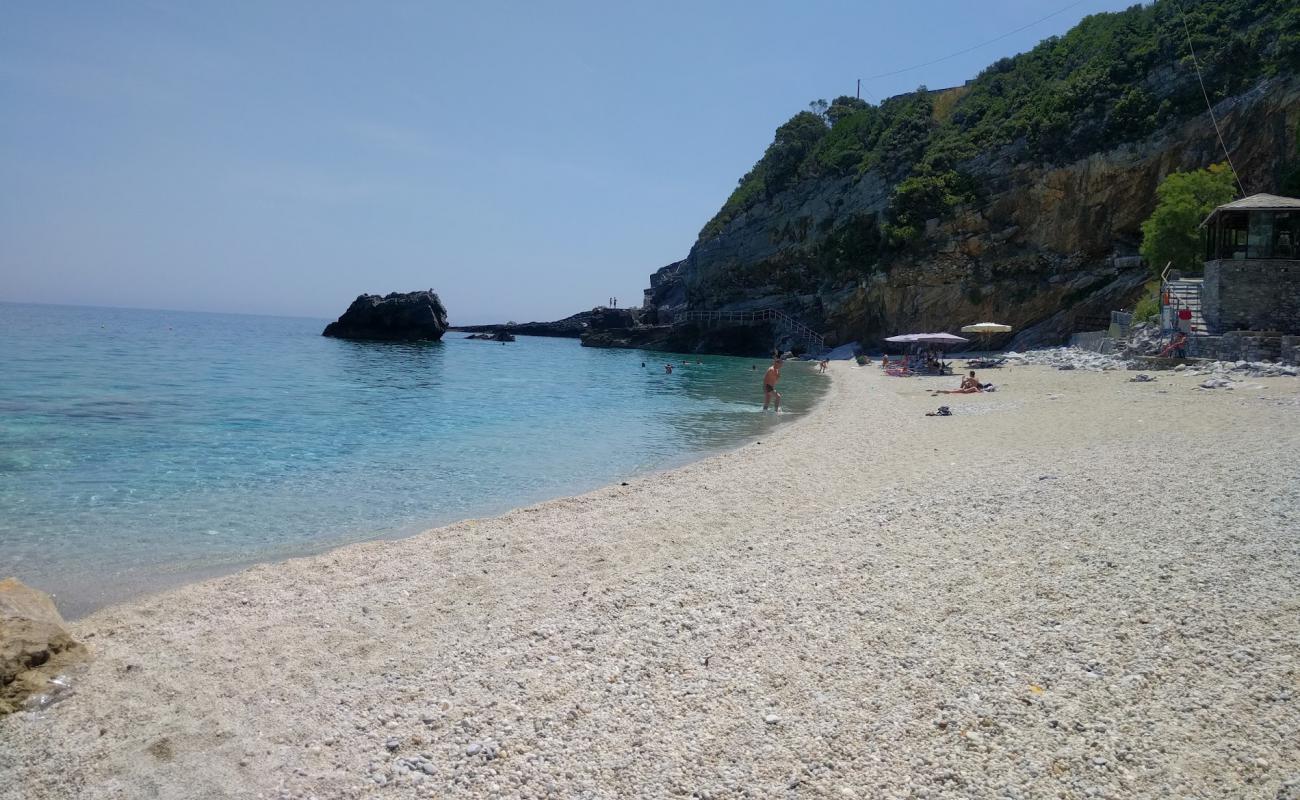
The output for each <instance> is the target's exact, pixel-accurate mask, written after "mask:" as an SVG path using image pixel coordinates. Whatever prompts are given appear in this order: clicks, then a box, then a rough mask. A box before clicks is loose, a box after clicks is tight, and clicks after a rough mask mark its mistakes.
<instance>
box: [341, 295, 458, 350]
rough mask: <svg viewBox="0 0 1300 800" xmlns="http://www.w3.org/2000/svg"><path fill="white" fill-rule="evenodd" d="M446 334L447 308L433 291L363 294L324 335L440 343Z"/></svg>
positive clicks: (343, 337) (387, 340) (342, 337)
mask: <svg viewBox="0 0 1300 800" xmlns="http://www.w3.org/2000/svg"><path fill="white" fill-rule="evenodd" d="M446 332H447V309H446V308H445V307H444V306H443V305H442V300H440V299H438V295H437V293H435V292H434V291H433V290H432V289H430V290H428V291H423V292H405V293H402V292H393V293H392V294H389V295H386V296H384V297H380V296H379V295H377V294H363V295H361V296H360V297H358V298H357V299H356V300H353V301H352V305H350V306H348V310H347V311H344V312H343V316H341V317H339V318H338V319H337V320H335V321H334V322H331V323H330V324H328V325H326V326H325V330H324V331H322V333H321V335H322V336H333V337H335V338H338V339H372V340H378V341H386V342H418V341H437V340H439V339H441V338H442V335H443V334H444V333H446Z"/></svg>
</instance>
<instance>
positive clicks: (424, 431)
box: [0, 303, 825, 615]
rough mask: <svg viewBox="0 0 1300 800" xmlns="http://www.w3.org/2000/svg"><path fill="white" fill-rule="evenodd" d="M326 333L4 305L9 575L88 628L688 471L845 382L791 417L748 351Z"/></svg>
mask: <svg viewBox="0 0 1300 800" xmlns="http://www.w3.org/2000/svg"><path fill="white" fill-rule="evenodd" d="M324 323H325V320H313V319H300V318H279V317H255V316H238V315H223V314H195V313H183V312H168V311H140V310H126V309H106V308H81V307H60V306H31V305H16V304H4V303H0V576H4V575H17V576H18V577H19V578H21V579H22V580H24V581H26V582H28V583H30V584H32V585H34V586H37V587H40V588H42V589H45V590H46V591H51V592H54V593H55V594H56V597H57V599H58V602H59V605H60V607H61V608H62V609H63V610H64V612H65V613H66V614H71V615H77V614H81V613H85V612H86V611H88V610H90V609H93V608H95V607H97V606H100V605H103V604H105V603H108V602H113V601H116V600H120V599H123V598H126V597H130V596H132V595H134V594H138V593H140V592H142V591H147V590H152V589H156V588H159V587H163V586H167V585H170V584H174V583H178V582H182V581H184V580H186V579H189V578H192V577H195V576H198V575H203V574H211V573H216V572H221V571H224V570H229V569H231V568H233V567H236V566H239V565H243V564H247V563H250V562H254V561H259V560H269V559H274V558H279V557H284V556H290V555H296V554H302V553H307V552H312V551H317V550H321V549H324V548H326V547H329V546H332V545H337V544H342V543H345V542H349V541H357V540H361V539H369V538H378V537H390V536H401V535H407V534H410V533H414V532H417V531H420V530H423V529H425V528H428V527H431V526H435V525H439V524H445V523H448V522H452V521H455V520H459V519H464V518H467V517H475V516H484V515H488V514H493V513H498V512H501V511H504V510H506V509H508V508H512V507H516V506H519V505H524V504H527V503H530V502H534V501H538V500H542V499H546V498H551V497H559V496H563V495H567V494H573V493H575V492H581V491H585V490H588V489H592V488H596V487H598V486H602V485H605V484H608V483H610V482H612V481H616V480H621V479H623V478H626V477H628V476H632V475H636V474H638V473H643V472H646V471H649V470H654V469H660V468H664V467H670V466H674V465H677V464H681V463H684V462H685V461H688V460H690V459H692V458H694V457H697V456H699V455H700V454H703V453H708V452H712V451H716V450H718V449H721V448H726V447H728V446H732V445H735V444H738V443H740V442H742V441H744V440H746V439H748V438H750V437H753V436H755V435H760V434H762V432H763V431H764V430H766V429H768V428H770V427H771V426H772V425H774V424H777V421H778V419H782V420H784V419H790V418H792V417H793V416H794V415H795V414H797V413H799V412H801V411H805V410H807V409H808V408H810V407H811V405H812V404H813V403H814V402H815V400H816V398H817V395H818V393H819V392H820V391H822V390H823V387H824V386H825V379H824V378H822V377H820V376H816V375H814V374H813V371H814V370H813V369H812V367H811V366H810V365H807V364H791V365H790V366H789V367H787V369H786V370H785V375H784V377H783V382H782V390H783V394H784V395H785V397H786V405H787V408H788V409H789V410H790V412H792V413H787V414H782V415H780V417H778V416H777V415H774V414H763V413H761V412H759V410H758V408H759V404H760V403H761V384H760V379H761V374H762V369H763V368H764V366H765V365H764V364H762V363H760V362H755V361H752V360H748V359H737V358H724V357H710V356H703V357H702V360H703V362H704V363H703V364H701V365H696V364H695V363H694V361H695V360H696V359H695V358H694V357H692V358H691V361H692V363H691V365H689V366H686V367H681V366H680V365H681V361H682V358H683V357H682V356H669V355H667V354H657V353H648V352H643V351H635V350H596V349H590V348H584V347H580V346H579V345H578V343H577V341H575V340H570V339H542V338H532V337H520V339H519V341H518V342H515V343H512V344H507V345H504V346H503V345H501V344H498V343H495V342H481V341H470V340H466V339H464V338H462V337H463V334H459V333H456V332H450V333H448V334H447V337H446V338H445V339H444V341H442V342H439V343H427V344H418V345H404V344H380V343H373V344H372V343H356V342H345V341H339V340H335V339H326V338H324V337H322V336H320V335H319V334H320V331H321V328H322V327H323V326H324ZM670 358H671V359H673V360H674V362H675V363H676V364H677V365H678V367H677V369H676V370H675V372H674V373H673V374H672V375H667V374H665V373H664V371H663V364H664V362H665V361H666V360H668V359H670ZM642 362H644V363H645V367H644V368H643V367H642V366H641V364H642ZM754 366H758V369H757V370H754V369H753V367H754Z"/></svg>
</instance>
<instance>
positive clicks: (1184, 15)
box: [1174, 0, 1246, 197]
mask: <svg viewBox="0 0 1300 800" xmlns="http://www.w3.org/2000/svg"><path fill="white" fill-rule="evenodd" d="M1174 5H1176V6H1178V13H1179V14H1180V15H1181V16H1182V20H1183V33H1185V34H1187V49H1188V51H1189V52H1190V53H1191V54H1192V66H1193V67H1196V81H1197V82H1198V83H1200V84H1201V96H1202V97H1204V98H1205V108H1206V109H1207V110H1208V111H1209V112H1210V122H1212V123H1214V133H1215V135H1216V136H1218V137H1219V147H1222V148H1223V157H1224V158H1225V159H1227V161H1228V169H1230V170H1232V179H1233V180H1235V181H1236V182H1237V188H1238V189H1239V190H1240V191H1241V196H1242V197H1245V196H1246V187H1245V186H1243V185H1242V183H1241V176H1240V175H1238V174H1237V168H1236V167H1235V166H1233V164H1232V155H1231V154H1229V153H1228V145H1227V144H1225V143H1224V141H1223V131H1221V130H1219V120H1218V119H1217V118H1215V116H1214V106H1213V105H1211V104H1210V93H1209V92H1207V91H1205V79H1204V78H1202V77H1201V65H1200V64H1199V63H1198V62H1197V60H1196V48H1195V47H1192V30H1191V28H1189V27H1187V12H1186V11H1184V10H1183V4H1182V3H1179V2H1176V0H1175V3H1174Z"/></svg>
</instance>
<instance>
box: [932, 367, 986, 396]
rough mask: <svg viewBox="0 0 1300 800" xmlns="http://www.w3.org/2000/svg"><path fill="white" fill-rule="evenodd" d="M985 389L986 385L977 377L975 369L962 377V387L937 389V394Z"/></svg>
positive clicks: (968, 392) (966, 392) (963, 392)
mask: <svg viewBox="0 0 1300 800" xmlns="http://www.w3.org/2000/svg"><path fill="white" fill-rule="evenodd" d="M982 391H984V387H983V386H982V385H981V384H980V382H979V381H978V380H976V379H975V370H971V372H970V375H969V376H967V377H965V378H962V379H961V388H960V389H935V390H934V393H935V394H975V393H977V392H982Z"/></svg>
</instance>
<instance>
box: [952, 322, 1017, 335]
mask: <svg viewBox="0 0 1300 800" xmlns="http://www.w3.org/2000/svg"><path fill="white" fill-rule="evenodd" d="M961 332H962V333H1010V332H1011V326H1010V325H1003V324H1002V323H1001V322H977V323H975V324H974V325H967V326H966V327H964V328H962V329H961Z"/></svg>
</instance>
